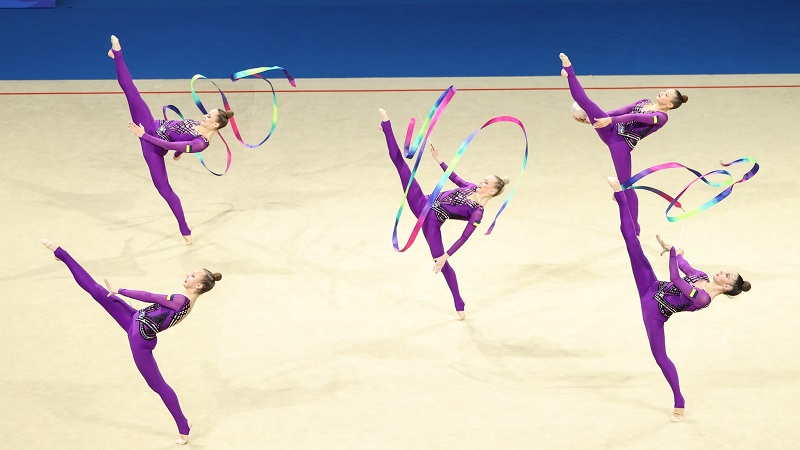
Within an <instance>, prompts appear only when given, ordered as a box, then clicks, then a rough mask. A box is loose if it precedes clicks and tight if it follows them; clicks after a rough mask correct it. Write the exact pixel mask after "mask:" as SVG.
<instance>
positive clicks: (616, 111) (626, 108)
mask: <svg viewBox="0 0 800 450" xmlns="http://www.w3.org/2000/svg"><path fill="white" fill-rule="evenodd" d="M640 101H641V100H639V101H636V102H633V103H631V104H630V105H627V106H623V107H622V108H617V109H614V110H611V111H606V114H608V115H609V116H611V117H614V116H621V115H622V114H628V113H629V112H631V111H633V107H634V106H636V104H637V103H639V102H640Z"/></svg>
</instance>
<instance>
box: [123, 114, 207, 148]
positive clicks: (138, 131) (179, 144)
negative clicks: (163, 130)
mask: <svg viewBox="0 0 800 450" xmlns="http://www.w3.org/2000/svg"><path fill="white" fill-rule="evenodd" d="M128 131H130V132H131V133H133V134H134V135H136V136H137V137H138V138H139V139H142V140H143V141H147V142H149V143H151V144H153V145H157V146H159V147H161V148H163V149H164V150H173V151H175V156H180V155H181V154H182V153H200V152H202V151H203V150H205V149H206V148H208V142H206V141H205V140H204V139H203V138H200V137H198V138H196V139H192V140H191V141H175V142H170V141H165V140H164V139H159V138H157V137H155V136H151V135H149V134H147V133H145V132H144V127H143V126H142V124H139V125H137V124H135V123H133V122H129V123H128Z"/></svg>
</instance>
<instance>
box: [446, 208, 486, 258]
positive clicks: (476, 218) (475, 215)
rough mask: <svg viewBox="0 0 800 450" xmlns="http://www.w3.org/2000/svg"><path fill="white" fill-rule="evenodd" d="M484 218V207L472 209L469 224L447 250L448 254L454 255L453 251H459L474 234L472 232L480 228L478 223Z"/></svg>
mask: <svg viewBox="0 0 800 450" xmlns="http://www.w3.org/2000/svg"><path fill="white" fill-rule="evenodd" d="M482 218H483V210H482V209H475V210H474V211H472V214H470V215H469V220H468V221H467V226H465V227H464V232H463V233H461V237H459V238H458V239H457V240H456V241H455V242H454V243H453V245H452V246H450V248H449V249H448V250H447V254H448V255H450V256H453V253H455V252H457V251H458V249H459V248H461V246H462V245H464V243H465V242H467V239H469V237H470V236H472V233H473V232H474V231H475V229H476V228H478V225H479V224H480V223H481V219H482Z"/></svg>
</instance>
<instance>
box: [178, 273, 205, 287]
mask: <svg viewBox="0 0 800 450" xmlns="http://www.w3.org/2000/svg"><path fill="white" fill-rule="evenodd" d="M204 275H205V270H203V269H197V270H195V271H194V272H192V273H190V274H188V275H186V278H184V279H183V287H184V288H186V289H196V288H197V286H198V285H201V284H203V282H202V281H201V280H202V279H203V276H204Z"/></svg>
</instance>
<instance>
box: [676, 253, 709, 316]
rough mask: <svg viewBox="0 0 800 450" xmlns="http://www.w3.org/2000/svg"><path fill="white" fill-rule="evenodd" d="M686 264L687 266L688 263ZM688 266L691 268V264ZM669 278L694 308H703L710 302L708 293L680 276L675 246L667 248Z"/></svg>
mask: <svg viewBox="0 0 800 450" xmlns="http://www.w3.org/2000/svg"><path fill="white" fill-rule="evenodd" d="M681 259H683V258H681ZM684 262H685V260H684ZM686 265H687V266H689V264H688V263H687V264H686ZM689 268H690V269H691V266H689ZM692 270H694V269H692ZM698 272H699V271H698ZM669 280H670V281H671V282H672V284H673V285H675V287H677V288H678V289H680V291H681V293H682V294H683V295H684V296H686V298H688V299H689V300H691V302H692V304H693V305H694V307H695V308H697V309H700V308H705V307H706V306H708V304H709V303H711V296H710V295H708V293H707V292H706V291H704V290H702V289H698V288H696V287H694V286H692V285H691V283H689V282H688V281H686V280H684V279H683V277H682V276H681V273H680V272H679V269H678V256H677V254H676V252H675V247H672V248H671V249H670V250H669Z"/></svg>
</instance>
